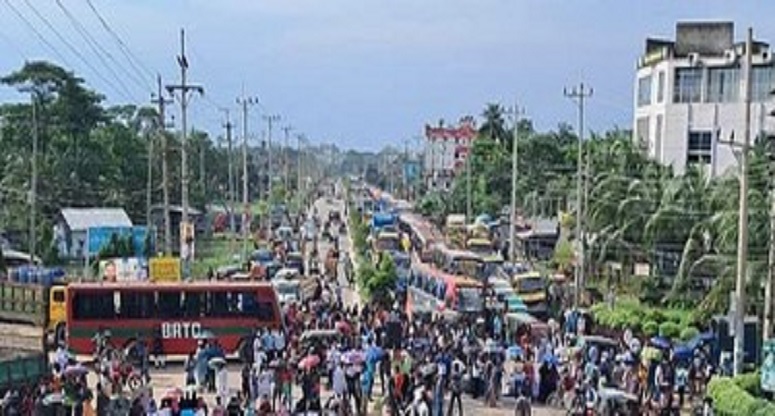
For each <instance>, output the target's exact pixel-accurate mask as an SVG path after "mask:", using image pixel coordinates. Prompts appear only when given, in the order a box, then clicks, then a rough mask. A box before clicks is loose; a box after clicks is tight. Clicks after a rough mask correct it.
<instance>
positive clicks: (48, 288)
mask: <svg viewBox="0 0 775 416" xmlns="http://www.w3.org/2000/svg"><path fill="white" fill-rule="evenodd" d="M65 289H66V283H65V282H64V281H63V280H61V275H60V274H59V273H51V272H49V271H42V270H35V269H27V270H25V269H17V270H11V271H10V273H8V280H5V281H0V322H3V323H10V324H21V325H27V326H32V327H35V328H41V329H42V335H41V336H42V337H44V340H46V341H47V343H49V344H51V343H54V344H56V343H60V342H63V341H64V340H65V337H66V329H67V328H66V321H67V308H66V296H65Z"/></svg>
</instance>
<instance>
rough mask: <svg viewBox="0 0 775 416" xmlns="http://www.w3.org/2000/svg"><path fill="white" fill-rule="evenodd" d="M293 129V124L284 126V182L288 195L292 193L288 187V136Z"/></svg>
mask: <svg viewBox="0 0 775 416" xmlns="http://www.w3.org/2000/svg"><path fill="white" fill-rule="evenodd" d="M291 130H293V127H291V126H285V127H283V132H284V133H285V141H284V142H283V183H284V186H285V195H286V197H287V196H289V195H290V194H291V190H290V188H288V186H289V184H288V136H289V135H290V133H291Z"/></svg>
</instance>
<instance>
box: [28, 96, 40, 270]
mask: <svg viewBox="0 0 775 416" xmlns="http://www.w3.org/2000/svg"><path fill="white" fill-rule="evenodd" d="M30 101H31V103H32V179H31V181H30V196H29V198H30V241H29V244H30V259H32V261H33V263H34V262H35V252H36V250H37V240H38V233H37V227H38V226H37V210H38V110H37V107H38V97H37V96H36V92H35V91H34V90H33V91H32V92H31V93H30Z"/></svg>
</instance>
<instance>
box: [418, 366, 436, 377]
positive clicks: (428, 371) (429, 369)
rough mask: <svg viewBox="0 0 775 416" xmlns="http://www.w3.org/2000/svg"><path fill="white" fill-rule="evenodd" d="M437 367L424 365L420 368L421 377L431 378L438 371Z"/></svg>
mask: <svg viewBox="0 0 775 416" xmlns="http://www.w3.org/2000/svg"><path fill="white" fill-rule="evenodd" d="M438 369H439V366H438V365H436V364H425V365H424V366H422V367H421V368H420V373H422V375H423V376H426V377H428V376H432V375H434V374H436V371H438Z"/></svg>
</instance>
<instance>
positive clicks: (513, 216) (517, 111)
mask: <svg viewBox="0 0 775 416" xmlns="http://www.w3.org/2000/svg"><path fill="white" fill-rule="evenodd" d="M512 112H513V115H514V132H513V138H514V143H513V144H512V146H511V205H510V208H509V210H510V216H509V221H510V224H509V262H511V264H516V262H517V249H516V233H517V230H516V228H517V173H518V170H517V167H518V164H517V163H518V159H517V156H518V152H519V150H518V148H519V146H518V145H519V120H520V117H521V116H522V114H524V109H521V108H519V106H518V105H517V103H514V109H513V110H512Z"/></svg>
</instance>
